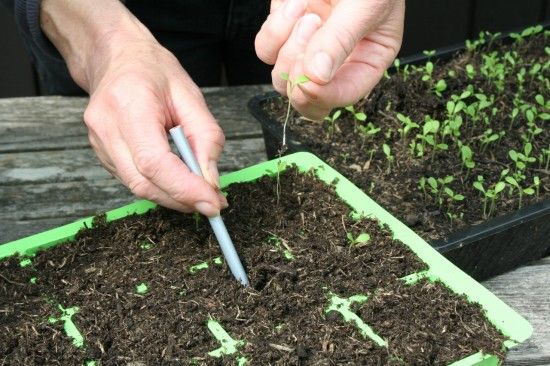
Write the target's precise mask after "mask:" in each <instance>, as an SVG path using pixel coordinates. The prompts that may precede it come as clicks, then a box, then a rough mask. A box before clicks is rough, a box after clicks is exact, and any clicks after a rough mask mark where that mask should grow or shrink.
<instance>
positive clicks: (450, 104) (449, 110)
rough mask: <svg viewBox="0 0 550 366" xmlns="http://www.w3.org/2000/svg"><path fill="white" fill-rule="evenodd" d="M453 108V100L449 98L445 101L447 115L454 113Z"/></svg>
mask: <svg viewBox="0 0 550 366" xmlns="http://www.w3.org/2000/svg"><path fill="white" fill-rule="evenodd" d="M454 110H455V102H453V101H452V100H449V101H448V102H447V114H449V115H451V114H454Z"/></svg>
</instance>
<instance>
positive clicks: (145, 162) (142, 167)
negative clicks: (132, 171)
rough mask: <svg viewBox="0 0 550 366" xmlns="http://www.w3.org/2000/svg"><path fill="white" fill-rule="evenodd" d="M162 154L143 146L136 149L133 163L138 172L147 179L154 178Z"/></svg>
mask: <svg viewBox="0 0 550 366" xmlns="http://www.w3.org/2000/svg"><path fill="white" fill-rule="evenodd" d="M162 158H163V157H162V155H160V154H158V153H157V152H155V151H153V150H152V149H150V148H143V149H140V150H138V151H137V153H136V154H135V156H134V163H135V164H136V168H137V170H138V172H139V173H140V174H141V175H142V176H144V177H145V178H147V179H154V178H155V177H156V176H157V174H158V173H159V170H160V167H161V163H162Z"/></svg>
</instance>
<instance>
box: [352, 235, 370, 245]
mask: <svg viewBox="0 0 550 366" xmlns="http://www.w3.org/2000/svg"><path fill="white" fill-rule="evenodd" d="M369 240H370V235H369V234H367V233H361V234H359V236H358V237H357V238H355V242H356V243H366V242H368V241H369Z"/></svg>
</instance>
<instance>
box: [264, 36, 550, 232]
mask: <svg viewBox="0 0 550 366" xmlns="http://www.w3.org/2000/svg"><path fill="white" fill-rule="evenodd" d="M538 30H539V33H538V34H536V35H533V36H531V37H523V38H522V37H520V39H519V40H518V41H516V42H514V43H513V44H502V43H501V42H500V41H490V37H489V36H485V38H484V39H485V43H483V42H481V43H480V42H478V43H475V44H476V45H477V46H476V47H474V46H470V49H469V50H466V51H465V52H463V53H460V54H458V55H456V56H455V57H454V58H452V59H451V60H450V61H446V62H438V61H435V60H432V61H429V62H427V63H426V64H425V65H420V66H413V65H407V66H404V67H403V66H401V67H400V68H398V69H397V70H396V71H395V72H394V73H393V74H392V75H391V76H389V77H387V78H384V79H383V80H382V81H381V82H380V83H379V85H378V86H376V87H375V89H374V90H373V91H372V92H371V93H370V95H369V96H368V97H366V98H365V99H363V100H361V101H360V102H358V103H357V104H356V105H355V106H353V110H346V109H343V108H341V109H339V110H335V111H333V113H332V114H331V117H334V116H335V115H336V116H337V115H339V117H338V118H337V119H336V120H335V121H328V120H325V121H323V122H322V123H319V122H314V121H309V120H306V119H303V118H301V117H300V116H299V115H298V114H297V113H295V112H293V113H291V118H290V120H289V122H288V128H287V131H288V135H289V138H290V139H291V140H292V139H293V140H296V141H299V142H301V143H302V145H303V146H304V147H305V148H306V149H307V150H309V151H311V152H313V153H314V154H316V155H317V156H319V157H321V158H322V159H323V160H324V161H326V162H327V163H328V164H329V165H331V166H333V167H335V168H336V169H337V170H338V171H339V172H341V173H342V174H344V175H345V176H346V177H348V178H349V179H350V180H351V181H352V182H354V183H355V184H356V185H357V186H359V188H361V189H362V190H364V191H365V192H366V193H367V194H368V195H369V196H370V197H372V198H373V199H374V200H375V201H376V202H378V203H379V204H381V205H382V206H383V207H385V208H386V209H387V210H388V211H390V212H391V213H392V214H393V215H395V216H396V217H398V218H399V219H400V220H401V221H403V222H405V223H406V224H407V225H408V226H409V227H411V228H413V230H415V232H417V233H418V234H419V235H420V236H422V237H423V238H425V239H427V240H430V241H431V240H436V239H441V238H443V237H445V236H446V235H448V234H449V233H452V232H455V231H457V230H458V229H460V228H462V227H465V226H470V225H475V224H478V223H480V222H482V221H485V220H486V219H487V218H490V217H494V216H500V215H502V214H505V213H508V212H511V211H515V210H517V209H518V208H519V207H521V206H525V205H529V204H531V203H534V202H539V201H541V200H544V199H548V198H550V171H549V166H550V165H549V164H550V129H548V121H549V120H550V102H549V99H550V61H549V50H550V48H549V47H548V46H549V42H548V39H549V37H550V31H540V29H538ZM263 108H264V109H265V110H266V112H267V113H268V114H270V115H271V116H272V117H273V118H275V119H276V120H277V121H279V122H280V123H283V121H284V120H285V117H286V113H287V110H286V109H287V101H286V100H283V99H282V98H273V99H271V100H270V101H268V102H267V103H264V104H263ZM430 178H431V179H430ZM476 182H477V183H476ZM514 182H515V183H514ZM516 183H517V185H516ZM476 185H477V187H476ZM479 187H481V188H482V189H483V190H484V191H485V192H486V193H483V192H481V190H480V188H479ZM491 195H492V196H493V197H494V199H493V198H491Z"/></svg>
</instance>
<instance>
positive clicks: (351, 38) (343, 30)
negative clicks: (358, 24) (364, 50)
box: [332, 25, 357, 56]
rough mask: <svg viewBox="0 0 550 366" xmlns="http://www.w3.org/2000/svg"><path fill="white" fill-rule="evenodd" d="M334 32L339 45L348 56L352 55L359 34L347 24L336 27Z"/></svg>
mask: <svg viewBox="0 0 550 366" xmlns="http://www.w3.org/2000/svg"><path fill="white" fill-rule="evenodd" d="M332 34H334V39H335V41H336V42H337V44H338V46H339V47H340V48H341V49H342V51H343V53H345V55H346V56H347V55H350V54H351V53H352V52H353V49H354V48H355V44H356V43H357V36H356V35H355V34H354V32H352V31H351V30H349V29H348V28H347V26H345V25H343V26H341V27H340V28H339V29H334V30H333V31H332Z"/></svg>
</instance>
